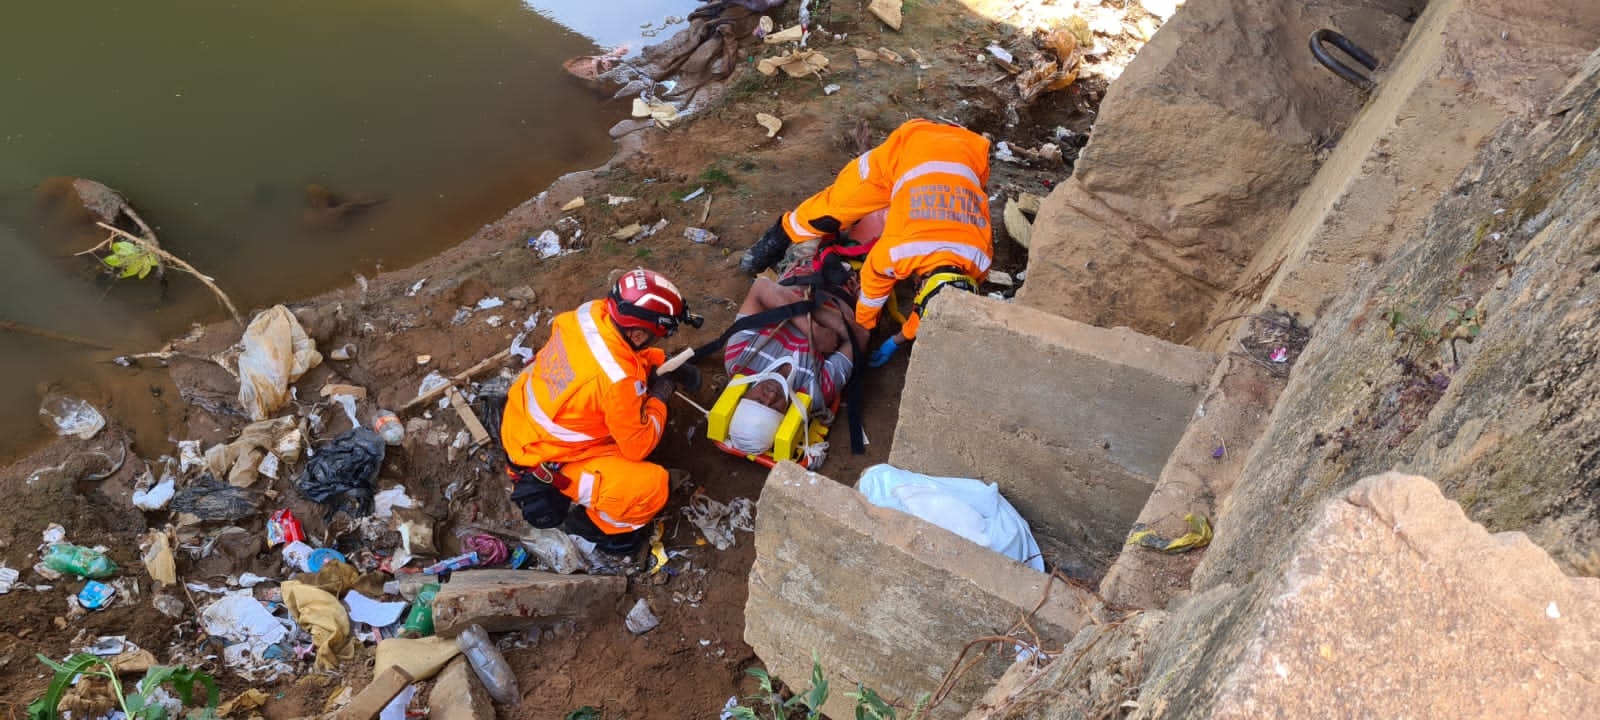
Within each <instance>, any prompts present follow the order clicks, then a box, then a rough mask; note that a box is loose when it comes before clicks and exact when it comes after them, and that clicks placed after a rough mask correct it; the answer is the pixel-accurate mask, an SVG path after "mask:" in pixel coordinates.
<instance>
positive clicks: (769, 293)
mask: <svg viewBox="0 0 1600 720" xmlns="http://www.w3.org/2000/svg"><path fill="white" fill-rule="evenodd" d="M807 292H808V290H807V289H805V288H804V287H790V286H786V285H782V284H779V283H777V282H774V281H772V280H771V279H768V278H766V277H757V278H756V280H755V283H754V284H753V285H751V286H750V292H749V293H748V294H746V295H745V298H744V304H742V305H740V306H739V317H740V318H743V317H746V316H749V315H754V314H756V313H759V312H762V311H764V310H770V309H773V308H780V307H784V306H786V305H792V304H794V303H798V302H803V301H805V300H806V299H807V296H806V293H807ZM811 292H815V291H811ZM852 335H853V336H854V340H855V342H854V346H855V347H856V348H865V347H866V343H867V335H868V331H867V330H866V329H864V328H862V327H861V326H860V325H859V324H857V323H856V321H855V310H854V309H853V308H851V307H849V306H848V305H847V304H846V303H845V301H843V300H841V299H839V298H837V297H834V296H832V295H827V294H824V296H823V299H822V300H821V301H819V302H817V303H816V305H815V307H814V308H813V309H812V310H811V312H810V313H802V314H800V315H796V316H794V317H791V318H788V319H784V320H780V321H776V322H773V323H770V324H767V325H761V326H757V327H754V328H750V329H746V330H741V331H739V332H737V333H734V335H733V336H732V337H730V338H728V343H727V345H726V347H725V349H724V351H723V364H724V365H725V366H726V368H727V371H728V376H729V377H735V376H739V375H743V376H744V377H742V378H738V379H736V380H733V381H732V383H733V384H748V385H750V387H749V388H748V389H747V390H745V391H744V395H743V397H742V398H740V400H739V404H738V406H737V407H736V408H735V409H734V411H733V416H732V421H731V423H730V424H729V427H728V440H727V444H728V445H729V446H731V447H733V448H734V449H735V450H738V451H739V452H743V453H750V454H760V453H764V452H767V451H768V450H770V449H772V445H773V438H774V436H775V435H776V433H777V431H778V425H779V424H780V423H781V422H782V421H783V418H784V415H785V414H786V413H787V412H788V411H789V407H790V405H791V404H793V403H794V402H795V400H796V398H797V393H804V394H805V395H806V396H808V397H809V398H811V401H810V405H809V407H808V408H807V410H808V414H809V416H810V417H812V418H821V419H822V421H823V422H827V421H829V420H831V419H832V418H831V411H832V408H834V407H835V406H836V405H837V403H838V400H839V394H840V392H841V391H842V390H843V389H844V386H845V383H846V382H848V381H849V379H850V373H851V371H852V369H853V368H854V364H855V359H856V358H855V350H853V349H852V343H851V336H852Z"/></svg>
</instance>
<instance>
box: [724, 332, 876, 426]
mask: <svg viewBox="0 0 1600 720" xmlns="http://www.w3.org/2000/svg"><path fill="white" fill-rule="evenodd" d="M738 317H739V318H742V317H744V316H743V315H740V316H738ZM735 319H738V318H735ZM769 334H770V335H772V338H771V339H770V340H767V341H766V342H764V343H763V342H762V338H765V337H767V336H768V335H769ZM751 343H756V344H759V345H760V347H759V348H758V349H757V350H756V351H755V352H753V353H750V354H749V357H742V356H744V355H746V353H745V350H746V349H747V348H749V347H750V346H751ZM791 357H795V358H797V360H796V362H795V365H796V367H795V368H794V369H793V370H791V371H790V372H789V386H790V387H792V388H794V390H795V391H797V392H803V393H806V394H808V395H810V396H811V397H813V398H821V400H822V402H823V405H822V406H820V407H813V408H812V410H813V412H815V411H818V410H820V409H821V408H824V407H832V406H833V405H834V403H835V402H837V401H838V399H839V392H840V391H841V390H843V389H844V385H845V383H846V382H847V381H848V380H849V379H850V371H851V363H850V358H849V357H848V356H846V355H845V354H844V353H842V352H835V353H833V354H831V355H829V356H828V357H827V358H821V357H819V356H818V354H817V353H815V352H812V351H811V350H810V348H809V347H808V343H807V339H806V336H805V335H803V334H801V333H800V331H799V330H796V329H795V328H794V326H793V325H791V324H789V323H784V324H783V325H782V326H781V327H779V328H778V329H777V331H776V332H773V330H772V326H771V325H768V326H765V327H760V328H752V329H750V330H740V331H739V332H736V333H734V334H733V337H730V338H728V344H727V346H726V347H724V349H723V354H722V362H723V365H724V367H726V368H727V370H728V375H729V376H730V377H731V376H733V375H756V374H759V373H763V372H768V371H771V370H776V369H778V367H779V366H780V365H782V364H784V363H785V361H787V360H789V359H790V358H791ZM819 361H820V363H819ZM819 364H820V365H821V366H822V373H821V378H820V379H819V378H818V374H817V366H818V365H819Z"/></svg>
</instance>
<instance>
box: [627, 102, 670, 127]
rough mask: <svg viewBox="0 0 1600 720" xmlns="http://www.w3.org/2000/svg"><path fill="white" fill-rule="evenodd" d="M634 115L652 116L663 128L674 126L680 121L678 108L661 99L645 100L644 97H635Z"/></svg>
mask: <svg viewBox="0 0 1600 720" xmlns="http://www.w3.org/2000/svg"><path fill="white" fill-rule="evenodd" d="M633 116H634V117H636V118H646V117H647V118H650V119H651V120H654V121H655V123H656V125H657V126H658V127H661V128H669V127H672V124H673V123H675V122H677V121H678V109H677V108H675V107H673V106H672V103H666V102H661V101H660V100H645V99H644V98H642V97H636V98H634V99H633Z"/></svg>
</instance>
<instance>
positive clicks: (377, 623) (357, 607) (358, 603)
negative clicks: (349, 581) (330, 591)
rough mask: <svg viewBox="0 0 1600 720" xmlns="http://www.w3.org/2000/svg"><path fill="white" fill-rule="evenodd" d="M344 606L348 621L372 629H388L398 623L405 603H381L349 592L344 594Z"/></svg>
mask: <svg viewBox="0 0 1600 720" xmlns="http://www.w3.org/2000/svg"><path fill="white" fill-rule="evenodd" d="M344 606H345V607H346V608H348V609H349V610H350V619H351V620H354V621H356V622H360V623H366V624H368V625H371V626H373V627H389V626H390V625H393V624H395V623H396V622H399V621H400V613H402V612H405V609H406V604H405V602H403V601H402V602H382V601H379V600H374V599H372V598H369V597H367V596H366V595H363V594H361V592H360V591H357V590H351V591H350V592H347V593H345V594H344Z"/></svg>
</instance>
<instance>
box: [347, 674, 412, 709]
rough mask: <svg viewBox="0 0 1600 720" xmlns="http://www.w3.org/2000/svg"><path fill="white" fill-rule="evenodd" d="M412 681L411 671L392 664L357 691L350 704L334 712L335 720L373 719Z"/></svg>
mask: <svg viewBox="0 0 1600 720" xmlns="http://www.w3.org/2000/svg"><path fill="white" fill-rule="evenodd" d="M411 683H412V678H411V673H408V672H406V671H404V670H401V669H400V668H398V667H395V666H393V665H391V666H389V667H388V668H385V669H384V671H383V672H381V673H379V674H378V676H377V677H375V678H373V679H372V682H370V683H367V686H366V687H365V688H362V689H361V692H359V693H356V696H355V697H354V698H352V699H351V700H350V704H349V705H346V706H344V707H342V708H340V709H339V711H338V712H336V713H334V715H333V717H334V720H372V719H373V718H375V717H377V716H378V713H380V712H383V708H384V706H386V705H388V704H389V701H390V700H393V699H394V696H396V695H399V694H400V691H401V690H404V689H406V686H408V685H410V684H411Z"/></svg>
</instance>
